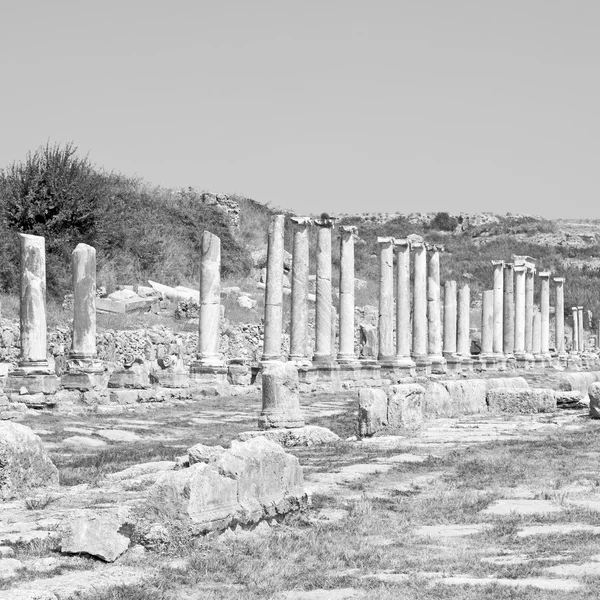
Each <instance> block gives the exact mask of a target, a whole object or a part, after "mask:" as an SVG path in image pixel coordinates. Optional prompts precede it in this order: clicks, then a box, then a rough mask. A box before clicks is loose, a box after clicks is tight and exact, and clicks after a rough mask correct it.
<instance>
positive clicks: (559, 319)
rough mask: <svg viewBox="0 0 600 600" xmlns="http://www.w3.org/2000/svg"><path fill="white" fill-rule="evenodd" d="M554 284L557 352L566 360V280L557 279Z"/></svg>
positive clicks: (560, 357)
mask: <svg viewBox="0 0 600 600" xmlns="http://www.w3.org/2000/svg"><path fill="white" fill-rule="evenodd" d="M554 283H555V285H556V287H555V293H556V301H555V309H554V336H555V340H554V343H555V346H556V352H557V353H558V358H559V359H561V360H564V359H565V357H566V352H565V289H564V285H565V279H564V277H555V278H554Z"/></svg>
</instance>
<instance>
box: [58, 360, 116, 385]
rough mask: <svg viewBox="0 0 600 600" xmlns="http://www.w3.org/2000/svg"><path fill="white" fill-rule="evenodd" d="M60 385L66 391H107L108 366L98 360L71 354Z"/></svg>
mask: <svg viewBox="0 0 600 600" xmlns="http://www.w3.org/2000/svg"><path fill="white" fill-rule="evenodd" d="M60 384H61V387H63V388H64V389H66V390H79V391H82V392H88V391H90V390H103V389H106V387H107V385H108V374H107V373H106V364H105V363H104V361H102V360H98V359H97V358H93V357H86V356H84V355H77V354H71V355H70V357H69V359H68V360H67V370H66V373H64V374H63V375H62V377H61V378H60Z"/></svg>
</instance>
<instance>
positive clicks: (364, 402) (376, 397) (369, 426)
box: [358, 388, 388, 437]
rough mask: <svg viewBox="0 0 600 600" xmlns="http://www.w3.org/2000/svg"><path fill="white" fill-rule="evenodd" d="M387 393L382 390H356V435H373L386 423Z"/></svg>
mask: <svg viewBox="0 0 600 600" xmlns="http://www.w3.org/2000/svg"><path fill="white" fill-rule="evenodd" d="M387 418H388V409H387V394H386V393H385V392H384V391H383V390H377V389H373V388H361V389H360V390H358V435H359V436H361V437H364V436H367V435H373V434H374V433H377V431H379V430H380V429H383V428H384V427H385V426H386V425H387Z"/></svg>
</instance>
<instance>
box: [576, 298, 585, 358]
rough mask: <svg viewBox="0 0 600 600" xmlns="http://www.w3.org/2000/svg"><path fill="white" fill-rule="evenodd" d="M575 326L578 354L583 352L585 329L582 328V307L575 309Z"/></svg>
mask: <svg viewBox="0 0 600 600" xmlns="http://www.w3.org/2000/svg"><path fill="white" fill-rule="evenodd" d="M577 326H578V327H579V352H585V329H584V328H583V306H578V307H577Z"/></svg>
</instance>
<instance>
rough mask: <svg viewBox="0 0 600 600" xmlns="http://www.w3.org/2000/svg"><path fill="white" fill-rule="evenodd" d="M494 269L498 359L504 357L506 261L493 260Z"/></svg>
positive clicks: (495, 352)
mask: <svg viewBox="0 0 600 600" xmlns="http://www.w3.org/2000/svg"><path fill="white" fill-rule="evenodd" d="M492 265H493V267H494V287H493V292H494V334H493V337H494V339H493V352H494V354H496V356H497V357H498V358H500V357H503V356H504V340H503V334H504V273H503V271H504V261H503V260H493V261H492Z"/></svg>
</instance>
